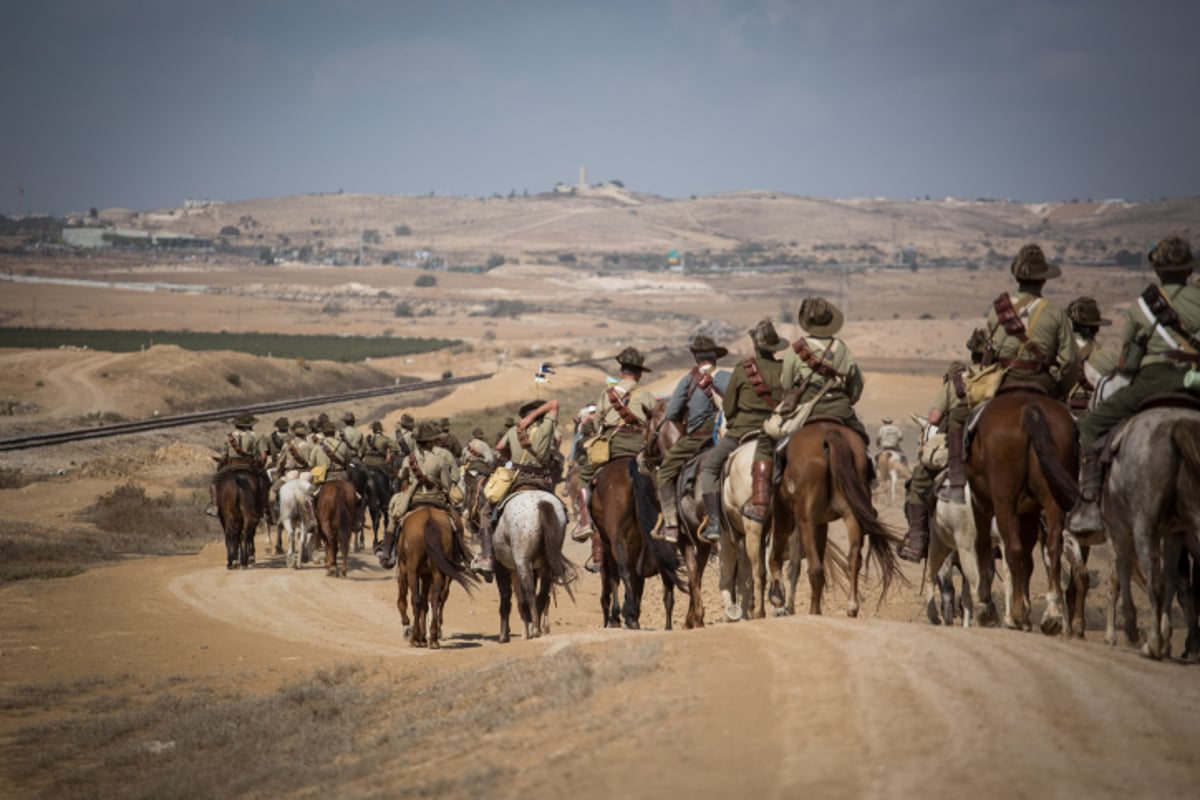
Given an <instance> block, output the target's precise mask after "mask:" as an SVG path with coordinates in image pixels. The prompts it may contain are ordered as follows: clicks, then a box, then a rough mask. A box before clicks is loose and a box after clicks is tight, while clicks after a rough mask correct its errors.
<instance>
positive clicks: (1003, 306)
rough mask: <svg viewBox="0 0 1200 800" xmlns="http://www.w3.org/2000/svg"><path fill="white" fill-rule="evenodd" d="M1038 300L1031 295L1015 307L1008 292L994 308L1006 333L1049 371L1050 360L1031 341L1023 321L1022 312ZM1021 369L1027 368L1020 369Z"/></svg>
mask: <svg viewBox="0 0 1200 800" xmlns="http://www.w3.org/2000/svg"><path fill="white" fill-rule="evenodd" d="M1037 299H1038V298H1037V296H1036V295H1030V296H1029V297H1026V298H1025V299H1024V300H1022V301H1021V302H1019V303H1017V304H1016V305H1015V306H1014V305H1013V302H1012V298H1011V297H1009V296H1008V292H1005V293H1004V294H1002V295H1000V296H999V297H997V298H996V300H995V302H993V303H992V308H994V309H995V310H996V319H997V320H999V322H1000V324H1001V325H1003V326H1004V332H1005V333H1007V334H1008V335H1009V336H1014V337H1016V338H1017V340H1018V341H1020V342H1021V347H1022V348H1023V349H1025V350H1027V351H1028V352H1029V353H1031V354H1032V355H1033V357H1034V358H1036V359H1037V360H1038V362H1039V366H1041V365H1043V364H1044V366H1045V368H1047V369H1048V368H1049V363H1048V360H1047V359H1046V357H1045V356H1044V355H1042V352H1041V351H1040V350H1039V349H1038V346H1037V345H1036V344H1034V343H1033V342H1031V341H1030V340H1029V334H1028V332H1027V331H1026V330H1025V323H1024V322H1022V321H1021V312H1022V311H1023V310H1025V307H1026V306H1028V305H1030V304H1031V303H1033V302H1034V300H1037ZM1039 310H1040V309H1039ZM1003 363H1004V362H1003V360H1002V361H1001V364H1003ZM1005 366H1007V365H1005ZM1019 369H1025V368H1024V367H1020V368H1019Z"/></svg>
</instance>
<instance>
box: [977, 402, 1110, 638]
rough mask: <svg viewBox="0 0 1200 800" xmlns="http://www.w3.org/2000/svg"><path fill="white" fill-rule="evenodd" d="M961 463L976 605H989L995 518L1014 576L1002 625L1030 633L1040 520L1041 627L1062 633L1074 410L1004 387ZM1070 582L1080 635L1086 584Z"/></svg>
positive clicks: (1074, 492)
mask: <svg viewBox="0 0 1200 800" xmlns="http://www.w3.org/2000/svg"><path fill="white" fill-rule="evenodd" d="M966 462H967V463H966V471H967V480H968V481H969V482H970V484H971V496H972V507H973V511H974V514H975V531H976V536H977V537H978V539H977V543H976V547H975V550H976V553H977V554H978V558H979V573H980V588H979V595H978V597H976V598H975V599H976V601H977V602H978V603H980V605H981V607H983V608H986V607H987V606H988V605H989V604H990V603H991V597H992V588H991V582H992V576H993V572H994V571H993V569H992V563H991V558H992V556H991V552H992V550H991V541H990V537H991V530H992V518H993V517H995V520H996V528H997V529H998V530H999V532H1000V541H1001V544H1002V545H1003V548H1004V560H1005V561H1006V562H1007V564H1008V569H1009V573H1010V574H1011V576H1012V589H1011V593H1012V607H1011V609H1010V610H1009V612H1008V613H1007V615H1006V617H1005V620H1004V624H1005V625H1006V626H1007V627H1010V628H1021V629H1023V630H1031V629H1032V627H1033V623H1032V608H1031V604H1030V597H1029V581H1030V578H1031V577H1032V574H1033V553H1034V551H1035V548H1036V547H1037V545H1038V536H1039V533H1040V532H1041V526H1042V523H1043V519H1044V523H1045V531H1044V533H1045V562H1046V575H1047V583H1048V585H1049V591H1048V592H1047V595H1046V600H1047V605H1046V613H1045V614H1044V615H1043V616H1042V621H1041V629H1042V632H1043V633H1045V634H1047V635H1049V636H1053V635H1055V634H1058V633H1059V632H1061V631H1062V630H1063V612H1062V609H1063V593H1062V584H1061V577H1060V576H1061V574H1062V555H1063V524H1064V521H1065V519H1066V513H1067V511H1068V510H1069V509H1070V508H1071V507H1072V506H1073V505H1074V504H1075V501H1076V499H1078V496H1079V488H1078V486H1077V485H1076V482H1075V475H1077V474H1078V472H1079V437H1078V434H1077V432H1076V429H1075V420H1074V418H1073V417H1072V416H1071V412H1070V411H1069V410H1068V409H1067V407H1066V405H1064V404H1063V403H1060V402H1058V401H1057V400H1054V399H1053V398H1051V397H1048V396H1047V395H1045V394H1042V393H1040V392H1036V391H1031V390H1027V389H1022V388H1011V389H1008V388H1006V389H1002V390H1001V391H1000V393H998V394H997V395H996V397H995V398H993V399H992V400H990V401H988V403H987V405H985V406H984V407H983V410H982V411H981V412H980V413H979V419H978V422H977V424H976V426H975V433H974V435H973V436H972V438H971V445H970V451H969V452H968V453H967V456H966ZM1084 569H1086V565H1085V566H1084ZM1074 583H1075V591H1074V593H1073V594H1074V597H1073V599H1074V600H1075V602H1074V603H1073V605H1072V607H1073V608H1077V609H1078V611H1079V617H1078V619H1073V620H1072V630H1075V629H1076V628H1077V630H1076V631H1075V632H1076V633H1077V635H1080V636H1082V635H1083V618H1082V609H1083V601H1084V597H1083V595H1084V593H1085V591H1086V588H1087V583H1086V581H1083V582H1082V587H1080V582H1078V581H1076V582H1074ZM1073 616H1074V614H1073Z"/></svg>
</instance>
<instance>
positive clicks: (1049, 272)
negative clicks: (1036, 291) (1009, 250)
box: [1011, 244, 1062, 281]
mask: <svg viewBox="0 0 1200 800" xmlns="http://www.w3.org/2000/svg"><path fill="white" fill-rule="evenodd" d="M1011 269H1012V274H1013V277H1014V278H1016V279H1017V280H1019V281H1046V280H1050V279H1051V278H1057V277H1059V276H1060V275H1062V270H1061V269H1059V268H1058V265H1057V264H1051V263H1050V262H1049V261H1047V260H1046V254H1045V253H1043V252H1042V248H1040V247H1038V246H1037V245H1036V244H1027V245H1025V246H1024V247H1022V248H1021V249H1020V250H1019V251H1018V252H1017V255H1016V257H1015V258H1013V262H1012V268H1011Z"/></svg>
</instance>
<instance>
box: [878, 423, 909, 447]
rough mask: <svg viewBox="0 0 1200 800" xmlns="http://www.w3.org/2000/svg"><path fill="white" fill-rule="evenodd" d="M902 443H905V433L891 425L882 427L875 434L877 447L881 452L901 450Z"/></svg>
mask: <svg viewBox="0 0 1200 800" xmlns="http://www.w3.org/2000/svg"><path fill="white" fill-rule="evenodd" d="M902 441H904V431H902V430H900V429H899V428H898V427H896V426H895V425H892V424H891V423H888V424H887V425H880V426H879V430H878V431H876V433H875V446H876V447H878V448H879V449H880V450H899V449H900V443H901V442H902Z"/></svg>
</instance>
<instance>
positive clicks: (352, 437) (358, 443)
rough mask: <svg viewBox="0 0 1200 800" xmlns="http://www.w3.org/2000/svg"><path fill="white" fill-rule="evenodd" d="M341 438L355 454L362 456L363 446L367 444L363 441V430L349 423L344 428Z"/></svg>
mask: <svg viewBox="0 0 1200 800" xmlns="http://www.w3.org/2000/svg"><path fill="white" fill-rule="evenodd" d="M340 438H341V440H342V441H343V442H345V443H346V445H347V446H348V447H349V448H350V451H351V452H352V453H354V455H356V456H358V457H359V458H362V455H363V447H364V446H365V444H364V442H363V438H364V437H363V433H362V431H360V430H359V429H358V428H355V427H354V426H353V425H347V426H346V427H344V428H342V432H341V434H340Z"/></svg>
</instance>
